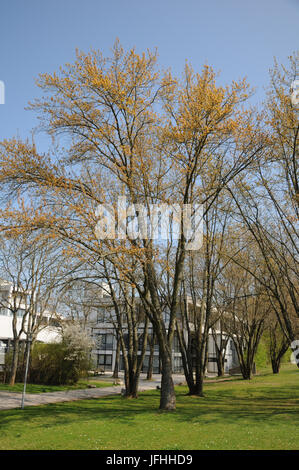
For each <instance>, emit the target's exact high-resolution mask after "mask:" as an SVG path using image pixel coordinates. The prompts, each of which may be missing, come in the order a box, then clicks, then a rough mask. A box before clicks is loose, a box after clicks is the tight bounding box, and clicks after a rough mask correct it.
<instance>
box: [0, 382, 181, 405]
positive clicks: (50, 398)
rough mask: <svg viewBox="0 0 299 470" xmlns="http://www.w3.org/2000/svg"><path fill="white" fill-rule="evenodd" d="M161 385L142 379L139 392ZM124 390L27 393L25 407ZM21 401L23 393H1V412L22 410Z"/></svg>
mask: <svg viewBox="0 0 299 470" xmlns="http://www.w3.org/2000/svg"><path fill="white" fill-rule="evenodd" d="M106 379H107V377H106ZM110 379H111V378H110ZM173 379H174V382H175V384H178V383H180V382H183V381H184V377H183V376H181V375H175V376H174V377H173ZM160 383H161V376H156V377H155V378H154V380H152V381H146V380H144V379H143V378H142V379H141V380H140V383H139V391H140V392H143V391H145V390H152V389H155V388H156V387H157V385H160ZM122 388H124V386H123V385H120V386H112V387H105V388H87V389H84V390H65V391H62V392H48V393H26V398H25V406H36V405H45V404H48V403H58V402H64V401H74V400H85V399H87V398H101V397H105V396H108V395H117V394H120V393H121V389H122ZM21 400H22V394H21V393H15V392H3V391H0V410H9V409H13V408H20V407H21Z"/></svg>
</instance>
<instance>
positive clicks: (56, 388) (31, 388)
mask: <svg viewBox="0 0 299 470" xmlns="http://www.w3.org/2000/svg"><path fill="white" fill-rule="evenodd" d="M88 385H95V386H96V387H97V388H103V387H112V386H113V382H102V381H99V380H88V381H83V380H81V381H79V382H78V383H76V384H75V385H38V384H27V385H26V393H46V392H62V391H63V390H79V389H84V388H87V387H88ZM23 388H24V384H22V383H16V384H15V385H12V386H11V385H7V384H0V391H1V390H3V391H5V392H19V393H21V392H23Z"/></svg>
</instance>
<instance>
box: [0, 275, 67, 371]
mask: <svg viewBox="0 0 299 470" xmlns="http://www.w3.org/2000/svg"><path fill="white" fill-rule="evenodd" d="M26 296H27V297H29V296H30V292H27V293H26V292H25V293H24V292H23V291H22V292H21V290H20V292H17V293H16V291H15V289H13V284H12V283H10V282H8V281H4V280H0V368H1V366H2V365H3V364H4V358H5V353H6V352H7V351H8V350H9V349H10V345H11V342H12V340H13V327H12V319H13V313H12V309H11V307H12V305H15V306H17V307H18V309H17V325H16V328H17V331H18V332H20V330H21V327H22V321H23V316H24V314H25V312H26V308H27V307H26V304H27V303H28V298H27V297H26ZM36 316H37V317H38V323H39V326H38V333H37V336H36V339H37V341H40V342H43V343H49V342H52V341H55V340H56V339H57V338H58V337H59V328H58V326H59V323H58V321H57V318H56V316H55V318H54V315H53V313H52V312H49V311H45V312H43V314H42V316H40V315H39V314H37V315H36ZM27 326H28V319H27V316H26V320H25V329H26V327H27ZM25 340H26V334H25V333H22V334H21V336H20V343H22V342H24V341H25Z"/></svg>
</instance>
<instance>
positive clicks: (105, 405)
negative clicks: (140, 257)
mask: <svg viewBox="0 0 299 470" xmlns="http://www.w3.org/2000/svg"><path fill="white" fill-rule="evenodd" d="M298 379H299V374H298V370H297V369H295V370H288V371H287V372H286V373H285V374H281V375H279V377H278V376H273V375H271V374H264V375H263V376H262V377H256V378H255V379H254V380H252V381H244V380H239V379H238V380H236V381H231V380H229V381H227V382H219V383H218V382H216V383H211V384H208V385H207V386H206V387H205V392H204V393H205V397H194V396H188V395H186V393H187V392H188V389H187V387H178V388H177V409H176V411H174V412H171V413H169V412H161V411H159V410H158V407H159V398H160V392H159V391H157V390H151V391H147V392H143V393H140V395H139V398H138V399H126V398H122V397H120V396H115V395H114V396H108V397H103V398H100V399H89V400H82V401H73V402H64V403H56V404H49V405H42V406H31V407H26V408H25V410H20V409H18V410H8V411H5V410H2V411H0V430H1V434H2V435H5V434H6V431H7V432H8V431H9V428H10V427H11V426H13V425H16V426H20V427H23V426H24V427H26V426H27V424H28V426H29V425H32V426H34V428H35V429H39V428H41V429H44V428H53V429H55V427H56V426H61V425H68V424H74V425H76V424H77V425H78V426H80V423H81V422H82V421H84V422H96V423H100V422H101V421H102V422H103V421H105V422H106V423H107V422H109V421H110V422H111V423H113V422H115V423H119V424H124V425H126V426H129V427H133V426H135V425H136V424H138V423H139V424H140V423H141V422H142V423H144V424H146V423H147V422H150V421H157V422H158V421H159V420H162V421H163V422H164V423H165V426H166V427H167V425H168V424H175V423H177V424H179V423H189V424H197V423H199V424H215V423H216V424H217V423H221V424H224V425H225V424H232V423H233V424H238V423H242V422H243V423H245V422H246V423H250V424H260V423H262V422H263V423H265V422H273V420H275V422H284V423H285V422H292V424H294V425H299V413H298V409H299V406H298V405H299V387H298V385H299V383H298V382H297V381H298Z"/></svg>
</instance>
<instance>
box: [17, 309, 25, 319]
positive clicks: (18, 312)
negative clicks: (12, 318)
mask: <svg viewBox="0 0 299 470" xmlns="http://www.w3.org/2000/svg"><path fill="white" fill-rule="evenodd" d="M24 315H25V310H24V309H23V308H19V310H18V311H17V317H19V318H23V316H24Z"/></svg>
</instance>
